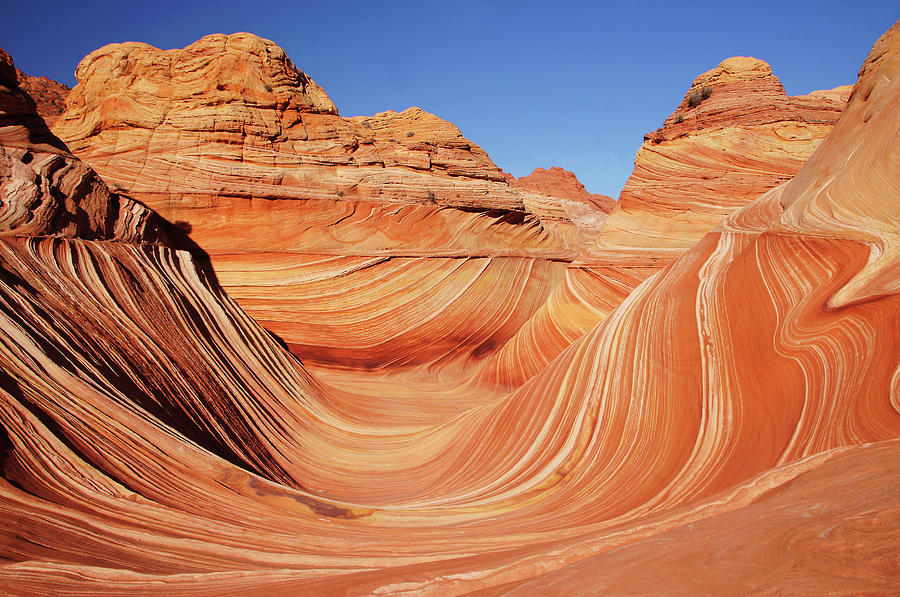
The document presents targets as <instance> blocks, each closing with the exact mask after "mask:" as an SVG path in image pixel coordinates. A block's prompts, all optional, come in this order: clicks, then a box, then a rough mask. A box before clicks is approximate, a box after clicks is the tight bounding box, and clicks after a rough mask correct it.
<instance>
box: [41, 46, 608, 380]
mask: <svg viewBox="0 0 900 597" xmlns="http://www.w3.org/2000/svg"><path fill="white" fill-rule="evenodd" d="M76 75H77V77H78V80H79V84H78V85H77V86H76V87H75V88H74V89H73V91H72V92H71V94H70V96H69V98H68V109H67V111H66V112H65V114H63V116H62V117H61V118H60V120H59V121H58V122H57V124H56V126H55V128H54V131H55V132H56V133H57V134H58V135H59V136H60V137H61V138H62V139H63V140H64V141H65V142H66V143H67V144H68V146H69V147H70V148H71V149H72V151H74V152H75V153H76V154H77V155H78V156H79V157H81V158H82V159H83V160H85V161H86V162H88V163H90V164H91V166H92V167H93V168H95V169H96V170H97V172H98V173H99V174H100V175H101V176H102V177H103V179H104V180H105V181H106V182H108V183H110V184H111V185H112V187H113V188H114V189H116V190H117V191H118V192H121V193H123V194H126V195H127V196H129V197H132V198H134V199H136V200H138V201H140V202H142V203H143V204H145V205H147V206H149V207H150V208H152V209H153V210H155V211H156V212H158V213H159V214H161V215H162V216H163V217H165V218H166V219H167V220H169V221H170V222H174V223H176V224H180V225H181V226H182V228H183V229H184V230H189V234H190V238H191V239H192V240H193V242H195V243H196V244H197V245H199V246H201V247H203V250H204V251H205V252H206V253H208V254H209V256H210V258H211V261H212V263H213V266H214V267H215V269H216V271H217V272H218V276H219V280H220V282H221V283H222V284H223V285H224V287H225V289H226V290H227V291H228V292H229V293H230V294H231V295H232V296H234V297H235V298H236V299H237V300H238V301H239V303H240V304H241V305H242V306H243V307H244V308H246V309H247V310H248V312H249V313H250V314H251V315H253V316H254V317H255V318H257V319H258V320H259V321H262V322H264V323H265V324H266V325H267V326H270V329H272V330H274V331H276V332H277V333H278V334H279V335H280V336H281V337H282V338H283V339H284V340H285V342H287V343H288V345H289V346H291V347H292V348H294V349H297V350H298V354H300V355H301V356H302V357H303V358H304V359H306V360H310V361H315V362H319V363H331V364H334V363H337V362H340V363H341V364H342V365H343V366H348V365H350V364H352V363H360V364H361V363H365V364H367V366H370V367H376V366H387V365H392V364H398V363H407V362H409V360H410V359H412V358H413V357H412V356H406V355H411V354H412V353H417V354H416V356H415V357H414V360H416V361H417V362H422V361H426V360H434V361H453V362H460V360H461V361H465V362H469V361H472V360H473V359H475V360H477V359H478V358H480V357H482V356H484V355H486V354H487V353H488V352H490V351H491V350H492V349H493V348H494V347H497V346H500V345H502V344H503V343H505V342H506V340H508V338H509V337H510V336H511V335H512V334H513V333H515V330H516V329H518V328H519V327H521V324H522V323H523V318H525V319H527V318H528V317H529V316H530V314H531V313H532V312H534V311H535V310H536V309H537V308H538V307H539V305H540V304H542V303H543V302H544V301H545V300H546V298H547V296H548V295H549V293H550V292H551V291H552V289H553V286H554V285H555V284H556V282H557V281H558V280H559V279H561V277H562V276H563V275H564V264H565V262H567V261H570V260H571V259H572V258H573V257H574V256H576V255H577V254H578V253H579V252H580V251H581V250H583V248H584V247H585V246H587V244H588V243H589V242H593V240H594V238H595V237H596V234H597V228H598V221H597V217H598V216H605V214H604V213H603V212H602V211H600V210H599V209H597V208H596V207H595V206H594V205H593V204H588V203H585V202H581V201H578V202H572V201H571V200H570V199H568V198H565V199H564V198H559V197H554V196H548V194H547V193H546V192H544V191H542V192H540V193H537V192H532V191H526V190H520V189H518V188H516V187H513V186H510V185H509V184H508V182H507V180H506V178H505V177H504V174H503V172H502V171H501V170H500V169H499V168H498V167H497V166H496V165H494V164H493V162H491V160H490V159H489V158H488V156H487V154H486V153H485V152H484V151H483V150H482V149H481V148H479V147H478V146H477V145H475V144H474V143H472V142H471V141H469V140H467V139H466V138H464V137H463V136H462V134H461V133H460V131H459V129H458V128H456V127H455V126H454V125H452V124H451V123H449V122H446V121H444V120H441V119H440V118H437V117H436V116H433V115H431V114H428V113H426V112H424V111H422V110H420V109H418V108H410V109H408V110H405V111H403V112H401V113H396V112H385V113H381V114H377V115H375V116H372V117H353V118H342V117H340V116H338V115H337V110H336V108H335V106H334V104H333V103H332V102H331V100H330V99H329V98H328V96H327V95H326V94H325V92H324V91H323V90H322V89H321V88H320V87H318V86H317V85H316V84H315V83H314V82H313V81H312V80H311V79H310V78H309V77H308V76H307V75H306V74H305V73H303V72H302V71H300V70H299V69H297V68H296V67H295V66H294V65H293V63H292V62H291V61H290V59H289V58H288V57H287V56H286V55H285V53H284V51H283V50H281V49H280V48H279V47H278V46H276V45H275V44H273V43H272V42H269V41H267V40H263V39H260V38H258V37H256V36H253V35H250V34H235V35H230V36H225V35H213V36H208V37H205V38H203V39H201V40H200V41H198V42H196V43H194V44H192V45H191V46H189V47H187V48H185V49H184V50H169V51H162V50H157V49H156V48H152V47H150V46H147V45H145V44H137V43H129V44H115V45H111V46H107V47H105V48H102V49H100V50H98V51H96V52H94V53H93V54H91V55H90V56H88V57H87V58H85V59H84V60H83V61H82V63H81V64H80V65H79V67H78V71H77V73H76ZM563 192H565V193H568V189H563V190H560V191H559V193H557V194H562V193H563ZM566 197H568V195H566ZM569 204H571V208H570V207H567V206H568V205H569ZM423 258H428V259H427V261H423V260H422V259H423ZM501 279H504V280H505V279H515V280H517V281H516V282H515V283H513V284H512V286H510V287H508V288H504V289H503V291H502V292H498V287H497V284H496V281H497V280H501ZM313 281H314V282H315V283H314V284H310V282H313ZM414 284H418V289H417V290H413V291H412V292H410V293H409V294H408V296H404V293H406V292H407V291H408V290H410V289H411V288H412V285H414ZM300 288H303V290H302V291H299V292H298V289H300ZM351 288H356V289H359V292H348V289H351ZM423 293H424V294H425V295H427V297H425V298H427V300H423V296H422V295H423ZM453 304H456V305H460V306H461V308H462V309H463V311H459V309H457V308H446V307H447V305H453ZM466 305H478V308H477V309H476V310H475V311H474V312H472V313H471V315H470V316H471V317H472V320H471V323H473V324H475V322H476V321H479V317H481V320H484V321H485V322H489V321H492V322H493V323H486V324H485V325H484V326H481V325H477V324H476V325H473V326H460V325H459V321H460V320H459V313H460V312H469V311H468V307H466ZM511 309H513V310H514V311H515V315H512V314H511V313H512V312H511ZM479 312H480V313H482V315H477V313H479ZM309 313H313V314H315V315H316V317H313V318H312V319H308V318H306V317H305V316H306V314H309ZM351 313H352V314H353V315H352V316H351V315H348V314H351ZM312 320H314V321H315V322H316V323H310V322H311V321H312ZM329 321H335V322H336V324H335V325H334V326H329V324H328V323H327V322H329ZM398 322H404V323H403V324H400V323H398ZM323 335H324V337H325V339H324V340H321V341H320V340H319V338H322V337H323ZM404 338H406V340H404ZM336 343H338V344H340V346H341V348H336V347H335V346H334V345H335V344H336ZM424 345H428V346H430V347H432V348H429V349H425V348H423V346H424ZM385 346H393V347H394V348H393V349H386V348H384V347H385ZM438 346H443V347H444V348H443V350H444V352H443V353H441V352H440V350H437V347H438ZM300 347H308V348H309V349H308V350H303V351H300V350H299V349H300ZM335 350H339V351H341V352H343V353H344V355H345V356H343V357H340V358H336V357H335V355H334V353H335ZM351 352H352V353H355V355H356V356H355V357H353V358H346V357H348V355H349V353H351ZM389 353H391V354H389ZM393 353H402V354H393Z"/></svg>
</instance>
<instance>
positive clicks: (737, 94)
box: [598, 56, 851, 261]
mask: <svg viewBox="0 0 900 597" xmlns="http://www.w3.org/2000/svg"><path fill="white" fill-rule="evenodd" d="M850 90H851V87H850V86H845V87H842V88H838V89H835V90H832V91H826V92H813V93H811V94H810V95H806V96H799V97H788V96H786V95H785V93H784V88H783V87H782V85H781V82H780V81H779V80H778V79H777V78H776V77H775V76H774V75H773V74H772V69H771V68H770V67H769V65H768V64H766V63H765V62H763V61H762V60H758V59H755V58H746V57H740V56H738V57H734V58H729V59H727V60H725V61H723V62H722V63H721V64H719V66H717V67H716V68H714V69H712V70H710V71H708V72H705V73H703V74H701V75H700V76H698V77H697V78H696V79H695V80H694V83H693V85H692V86H691V88H690V89H689V90H688V92H687V93H686V94H685V97H684V100H683V101H682V102H681V104H680V105H679V106H678V108H677V109H676V111H675V112H674V113H673V114H672V115H671V116H669V117H668V118H667V119H666V121H665V123H664V124H663V126H662V128H660V129H658V130H656V131H654V132H652V133H650V134H648V135H647V136H645V137H644V139H645V140H644V144H643V146H642V147H641V149H640V150H639V151H638V154H637V157H636V159H635V167H634V172H633V173H632V175H631V177H630V178H629V179H628V181H627V182H626V183H625V188H624V189H623V190H622V194H621V196H620V197H619V201H618V203H617V205H616V209H615V210H614V211H613V213H612V214H611V215H610V217H609V219H608V224H607V226H606V229H605V230H604V231H603V234H602V235H601V237H600V239H599V241H598V244H599V247H600V248H601V249H602V250H619V251H624V252H629V253H631V252H634V253H641V252H642V249H652V252H653V253H654V257H656V258H659V259H665V260H666V261H671V260H672V259H673V258H674V257H675V256H677V255H680V254H681V253H682V252H684V250H685V249H687V248H688V247H690V246H692V245H693V244H694V243H695V242H696V241H697V240H698V239H699V238H700V237H701V236H702V235H703V234H705V233H706V232H707V231H709V230H710V229H711V228H712V227H714V226H715V225H716V224H718V223H719V222H720V221H722V219H723V218H725V217H726V216H727V215H729V214H731V213H733V212H734V211H735V210H736V209H738V208H740V207H742V206H743V205H746V204H747V203H749V202H750V201H752V200H754V199H756V198H757V197H759V196H760V195H762V194H763V193H764V192H766V191H768V190H769V189H772V188H774V187H775V186H777V185H779V184H781V183H784V182H786V181H787V180H789V179H790V178H791V177H792V176H793V175H794V174H796V172H797V171H798V170H799V169H800V167H801V166H802V165H803V164H804V163H805V162H806V160H807V159H809V156H810V155H812V153H813V151H815V149H816V148H817V147H818V145H819V144H820V143H821V142H822V140H823V139H824V138H825V137H826V136H827V135H828V134H829V133H830V131H831V129H832V128H833V127H834V124H835V122H836V121H837V119H838V117H839V116H840V114H841V110H842V109H843V107H844V104H845V102H846V100H847V96H849V94H850Z"/></svg>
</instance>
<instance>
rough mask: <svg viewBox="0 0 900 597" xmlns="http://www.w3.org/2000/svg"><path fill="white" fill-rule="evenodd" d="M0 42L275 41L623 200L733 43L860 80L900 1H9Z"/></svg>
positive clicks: (372, 98)
mask: <svg viewBox="0 0 900 597" xmlns="http://www.w3.org/2000/svg"><path fill="white" fill-rule="evenodd" d="M4 4H5V6H4V7H3V10H2V15H3V17H2V21H0V46H2V47H3V48H4V49H6V50H7V51H8V52H9V53H10V54H11V55H12V56H13V59H14V61H15V62H16V65H17V66H18V67H19V68H21V69H22V70H23V71H25V72H26V73H28V74H33V75H46V76H48V77H50V78H53V79H56V80H58V81H61V82H63V83H66V84H69V85H73V84H74V83H75V79H74V75H73V73H74V70H75V67H76V65H77V64H78V62H79V61H80V59H81V58H82V57H83V56H84V55H86V54H88V53H89V52H91V51H93V50H95V49H96V48H99V47H101V46H103V45H105V44H107V43H112V42H119V41H132V40H133V41H143V42H146V43H149V44H152V45H154V46H157V47H160V48H176V47H177V48H181V47H184V46H186V45H188V44H190V43H191V42H193V41H195V40H196V39H198V38H200V37H202V36H203V35H206V34H209V33H216V32H224V33H233V32H235V31H250V32H252V33H256V34H257V35H260V36H262V37H266V38H269V39H271V40H273V41H275V42H276V43H278V44H279V45H281V46H282V47H284V48H285V50H286V51H287V52H288V54H289V55H290V56H291V57H292V58H293V59H294V62H295V63H296V64H297V65H298V66H299V67H300V68H302V69H303V70H304V71H306V72H307V74H309V75H310V76H311V77H312V78H313V79H315V80H316V81H317V82H318V83H319V84H320V85H322V87H324V88H325V90H326V91H327V92H328V94H329V95H330V96H331V98H332V100H334V102H335V104H337V106H338V109H339V110H340V112H341V114H343V115H344V116H355V115H360V114H374V113H376V112H381V111H384V110H388V109H394V110H398V111H399V110H402V109H404V108H407V107H409V106H413V105H416V106H420V107H422V108H423V109H425V110H428V111H429V112H433V113H435V114H437V115H438V116H441V117H442V118H445V119H447V120H450V121H452V122H454V123H455V124H456V125H457V126H459V128H460V129H462V132H463V134H464V135H466V136H467V137H468V138H469V139H471V140H472V141H474V142H475V143H477V144H479V145H481V146H482V147H483V148H484V149H485V150H487V152H488V153H489V154H490V155H491V157H492V158H493V160H494V161H495V162H496V163H497V164H498V165H499V166H500V167H502V168H503V169H505V170H507V171H509V172H512V173H513V174H514V175H516V176H524V175H526V174H529V173H530V172H531V170H533V169H534V168H535V167H537V166H543V167H549V166H554V165H556V166H562V167H565V168H567V169H569V170H572V171H573V172H575V173H576V174H577V175H578V177H579V178H580V179H581V181H582V182H584V183H585V185H586V186H587V188H588V189H589V190H590V191H592V192H598V193H605V194H607V195H612V196H613V197H616V196H618V193H619V191H620V189H621V187H622V185H623V184H624V182H625V179H626V178H627V177H628V175H629V174H630V172H631V168H632V165H633V161H634V154H635V152H636V151H637V149H638V148H639V147H640V144H641V140H642V137H643V135H644V133H646V132H648V131H651V130H653V129H655V128H656V127H658V126H659V125H660V124H661V123H662V121H663V119H664V118H665V117H666V116H668V115H669V114H670V113H671V112H672V111H673V110H674V108H675V106H676V105H677V104H678V103H679V102H680V101H681V98H682V97H683V96H684V93H685V91H686V90H687V88H688V86H689V85H690V83H691V81H692V80H693V79H694V77H695V76H696V75H698V74H700V73H702V72H704V71H706V70H709V69H710V68H713V67H714V66H716V65H717V64H718V63H719V62H721V61H722V60H723V59H724V58H727V57H729V56H737V55H743V56H755V57H757V58H761V59H763V60H766V61H767V62H769V63H770V64H771V65H772V69H773V71H774V72H775V74H776V75H777V76H778V77H779V78H780V79H781V81H782V82H783V83H784V86H785V88H786V89H787V92H788V93H789V94H795V95H796V94H802V93H808V92H810V91H812V90H814V89H827V88H832V87H836V86H838V85H843V84H848V83H853V82H855V80H856V74H857V71H858V70H859V66H860V65H861V63H862V61H863V59H864V58H865V56H866V54H867V53H868V51H869V49H870V48H871V46H872V44H873V43H874V41H875V40H876V39H877V38H878V36H879V35H881V34H882V33H883V32H884V31H886V30H887V29H888V28H889V27H890V26H891V25H892V24H893V22H894V21H895V20H896V19H898V18H900V0H855V1H846V2H845V1H833V2H832V1H828V0H820V1H815V2H813V1H802V2H791V1H790V0H784V1H782V2H770V1H767V0H765V1H759V0H745V1H744V2H728V1H719V2H707V1H700V0H685V1H683V2H640V1H630V2H629V1H624V2H608V3H607V2H599V1H598V2H570V1H567V0H556V1H553V2H534V1H529V0H523V1H519V2H513V1H497V2H490V1H482V2H478V1H470V0H457V1H453V0H445V1H430V0H420V1H415V2H412V1H399V2H391V1H389V0H384V1H382V2H375V1H372V0H369V1H365V2H360V1H344V2H342V1H340V0H333V1H331V2H325V1H322V0H318V1H315V2H254V1H252V0H251V1H247V0H244V1H241V2H237V1H231V0H217V1H206V0H200V1H194V0H179V1H175V2H173V1H170V0H162V1H148V2H136V3H131V2H127V3H126V2H94V1H78V2H72V1H70V0H69V1H66V2H53V1H43V2H35V1H30V2H22V1H12V0H4Z"/></svg>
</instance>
